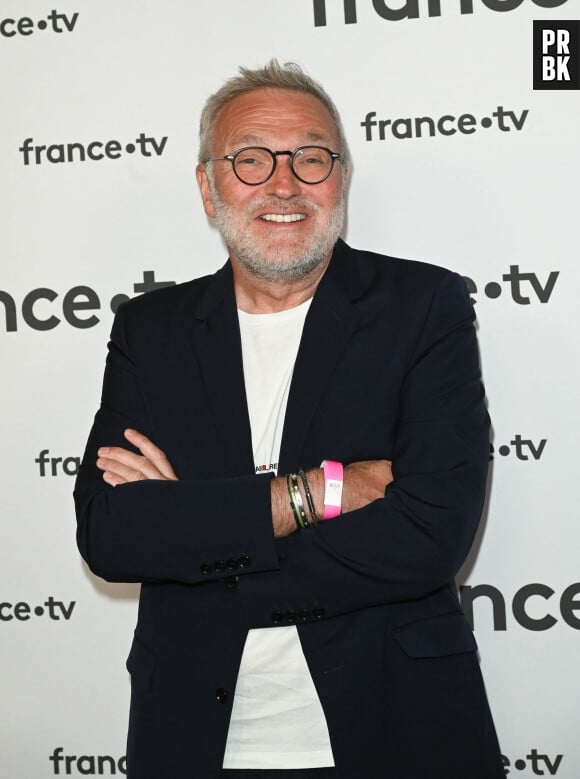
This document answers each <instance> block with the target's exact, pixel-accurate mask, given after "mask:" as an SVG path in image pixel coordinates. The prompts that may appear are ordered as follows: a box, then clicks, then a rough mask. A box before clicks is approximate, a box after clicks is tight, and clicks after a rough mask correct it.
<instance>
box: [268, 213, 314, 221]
mask: <svg viewBox="0 0 580 779" xmlns="http://www.w3.org/2000/svg"><path fill="white" fill-rule="evenodd" d="M260 219H263V220H264V221H266V222H301V221H302V220H303V219H306V215H305V214H262V215H261V216H260Z"/></svg>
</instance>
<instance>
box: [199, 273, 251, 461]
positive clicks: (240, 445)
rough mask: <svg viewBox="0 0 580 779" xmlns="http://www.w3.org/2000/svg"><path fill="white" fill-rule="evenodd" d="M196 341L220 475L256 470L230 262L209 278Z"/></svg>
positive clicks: (200, 305)
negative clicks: (219, 454) (215, 437)
mask: <svg viewBox="0 0 580 779" xmlns="http://www.w3.org/2000/svg"><path fill="white" fill-rule="evenodd" d="M192 337H193V345H194V351H195V357H196V360H197V361H198V364H199V367H200V372H201V376H202V380H203V382H204V386H205V392H206V396H207V403H208V407H209V409H210V413H211V414H212V416H213V422H214V427H215V430H216V432H217V436H218V439H219V442H220V451H221V452H222V453H223V457H220V472H221V474H222V475H232V476H233V475H241V474H244V473H247V474H252V473H254V465H253V455H252V436H251V430H250V420H249V416H248V404H247V401H246V390H245V385H244V371H243V365H242V346H241V339H240V328H239V322H238V316H237V309H236V300H235V295H234V285H233V275H232V269H231V265H230V263H229V262H227V263H226V265H224V267H223V268H221V270H219V271H218V272H217V273H216V274H215V276H214V277H213V278H212V279H211V281H210V282H209V285H208V287H207V289H206V290H205V293H204V295H203V297H202V299H201V300H200V302H199V304H198V306H197V308H196V311H195V323H194V329H193V335H192Z"/></svg>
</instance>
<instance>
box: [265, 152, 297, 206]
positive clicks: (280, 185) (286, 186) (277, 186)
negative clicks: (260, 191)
mask: <svg viewBox="0 0 580 779" xmlns="http://www.w3.org/2000/svg"><path fill="white" fill-rule="evenodd" d="M265 186H266V192H267V194H269V195H270V194H271V195H276V196H277V197H280V198H290V197H294V196H295V195H299V194H300V191H301V189H300V181H299V180H298V179H297V178H296V176H295V175H294V173H293V172H292V166H291V165H290V157H289V156H287V155H279V156H277V157H276V167H275V168H274V172H273V173H272V175H271V176H270V178H269V179H268V181H266V184H265Z"/></svg>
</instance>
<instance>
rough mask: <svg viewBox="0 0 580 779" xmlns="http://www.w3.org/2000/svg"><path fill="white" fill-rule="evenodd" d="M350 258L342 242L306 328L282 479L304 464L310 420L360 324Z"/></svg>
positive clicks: (285, 436) (283, 452)
mask: <svg viewBox="0 0 580 779" xmlns="http://www.w3.org/2000/svg"><path fill="white" fill-rule="evenodd" d="M349 259H350V258H349V248H348V246H347V245H346V244H345V243H344V242H343V241H341V240H339V241H338V243H337V244H336V246H335V249H334V253H333V256H332V259H331V261H330V264H329V266H328V268H327V270H326V273H325V274H324V276H323V278H322V280H321V282H320V284H319V285H318V288H317V290H316V293H315V295H314V298H313V300H312V304H311V306H310V310H309V311H308V315H307V317H306V322H305V323H304V331H303V333H302V339H301V342H300V348H299V350H298V356H297V357H296V364H295V366H294V373H293V376H292V383H291V385H290V393H289V397H288V406H287V409H286V418H285V420H284V432H283V435H282V446H281V452H280V460H279V467H278V472H279V473H281V474H283V473H288V472H289V471H292V470H295V469H296V467H297V465H298V464H299V463H300V459H301V456H302V452H303V449H304V442H305V440H306V435H307V433H308V428H309V426H310V423H311V421H312V418H313V417H314V414H315V413H316V409H317V407H318V405H319V403H320V401H321V399H322V396H323V393H324V391H325V389H326V388H327V386H328V383H329V382H330V381H331V380H332V374H333V371H334V369H335V367H336V365H337V364H338V362H339V360H340V357H341V355H342V353H343V351H344V349H345V348H346V346H347V344H348V341H349V339H350V336H351V334H352V332H353V329H354V327H355V324H356V321H357V314H356V309H355V306H353V302H354V300H356V298H357V297H358V296H359V294H360V282H359V281H358V276H357V273H356V268H354V267H353V262H352V260H350V262H349ZM300 464H302V465H308V466H311V465H313V464H312V463H308V464H306V463H300Z"/></svg>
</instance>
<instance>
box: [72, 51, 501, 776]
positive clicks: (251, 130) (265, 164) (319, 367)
mask: <svg viewBox="0 0 580 779" xmlns="http://www.w3.org/2000/svg"><path fill="white" fill-rule="evenodd" d="M200 128H201V132H200V140H201V148H200V163H199V165H198V168H197V180H198V183H199V186H200V189H201V194H202V198H203V203H204V207H205V211H206V213H207V215H208V216H209V217H210V218H212V219H214V220H215V222H216V224H217V226H218V227H219V229H220V231H221V233H222V236H223V238H224V241H225V243H226V245H227V248H228V251H229V255H230V258H229V261H228V262H227V264H226V265H225V266H224V267H223V268H222V269H221V270H220V271H218V273H216V274H215V275H214V276H209V277H205V278H202V279H198V280H196V281H193V282H190V283H188V284H183V285H179V286H177V287H172V288H167V289H162V290H159V291H157V292H154V293H152V294H150V295H146V296H143V297H142V298H138V299H136V300H133V301H131V302H130V303H128V304H127V305H125V306H123V307H121V308H120V309H119V312H118V315H117V318H116V320H115V324H114V326H113V331H112V336H111V342H110V346H109V356H108V361H107V369H106V372H105V379H104V386H103V397H102V404H101V408H100V410H99V412H98V414H97V416H96V419H95V423H94V426H93V429H92V432H91V435H90V438H89V441H88V444H87V449H86V452H85V456H84V460H83V464H82V467H81V471H80V474H79V478H78V482H77V486H76V490H75V498H76V503H77V514H78V542H79V547H80V550H81V552H82V554H83V557H84V558H85V560H86V561H87V562H88V564H89V566H90V567H91V569H92V570H93V571H94V572H95V573H96V574H97V575H99V576H102V577H104V578H105V579H108V580H110V581H138V582H142V590H141V599H140V606H139V619H138V625H137V628H136V631H135V638H134V642H133V646H132V648H131V652H130V655H129V659H128V668H129V671H130V672H131V681H132V698H131V715H130V725H129V739H128V754H127V760H128V775H129V776H130V777H132V779H149V777H150V778H151V779H153V778H155V779H163V778H165V777H166V778H167V779H176V778H179V779H182V777H195V778H196V779H197V778H198V777H199V778H201V779H210V778H213V777H219V776H232V777H234V776H239V777H264V779H268V778H270V777H288V776H296V777H327V776H328V777H341V779H367V777H388V778H391V777H392V779H498V778H499V777H503V775H504V774H503V769H502V767H501V761H500V756H499V750H498V746H497V739H496V736H495V732H494V727H493V723H492V720H491V716H490V714H489V710H488V706H487V702H486V697H485V692H484V689H483V684H482V681H481V677H480V673H479V668H478V664H477V658H476V645H475V641H474V639H473V635H472V632H471V630H470V629H469V626H468V624H467V622H466V620H465V618H464V616H463V614H462V612H461V609H460V607H459V603H458V600H457V594H456V589H455V586H454V583H453V577H454V575H455V574H456V572H457V570H458V569H459V567H460V566H461V564H462V562H463V560H464V558H465V556H466V554H467V552H468V550H469V547H470V544H471V542H472V539H473V536H474V533H475V530H476V527H477V523H478V520H479V515H480V512H481V508H482V503H483V498H484V489H485V478H486V469H487V461H488V449H489V445H488V416H487V413H486V410H485V406H484V403H483V392H482V388H481V384H480V375H479V365H478V356H477V347H476V341H475V334H474V328H473V316H474V315H473V309H472V307H471V305H470V303H469V299H468V295H467V292H466V289H465V285H464V283H463V281H462V280H461V279H460V277H459V276H457V275H455V274H452V273H450V272H448V271H445V270H444V269H442V268H438V267H434V266H431V265H426V264H422V263H411V262H407V261H403V260H397V259H393V258H387V257H382V256H378V255H374V254H371V253H368V252H360V251H355V250H353V249H351V248H349V247H348V246H347V245H346V244H345V243H343V242H342V241H341V240H340V239H339V233H340V231H341V228H342V224H343V217H344V202H345V190H346V184H347V180H348V174H349V156H348V149H347V146H346V142H345V139H344V134H343V131H342V127H341V123H340V118H339V116H338V113H337V111H336V108H335V107H334V105H333V103H332V101H331V100H330V98H329V97H328V95H327V94H326V93H325V92H324V91H323V90H322V88H321V87H320V85H318V84H317V83H316V82H314V81H312V80H311V79H310V78H309V77H307V76H306V75H305V74H304V73H303V72H302V71H301V70H300V69H299V68H298V67H296V66H292V65H287V66H285V67H281V66H280V65H279V64H278V63H277V62H276V61H275V60H274V61H272V62H271V63H270V64H269V65H268V66H266V67H265V68H263V69H261V70H256V71H251V70H246V69H242V70H241V75H240V76H238V77H236V78H233V79H231V80H230V81H228V82H227V83H226V84H225V85H224V86H223V87H222V88H221V89H220V90H219V91H218V92H217V93H216V94H215V95H213V96H212V97H211V98H210V99H209V100H208V103H207V105H206V107H205V109H204V112H203V114H202V118H201V126H200ZM322 461H325V462H324V465H323V466H322V467H321V463H322ZM341 490H342V491H341Z"/></svg>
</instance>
